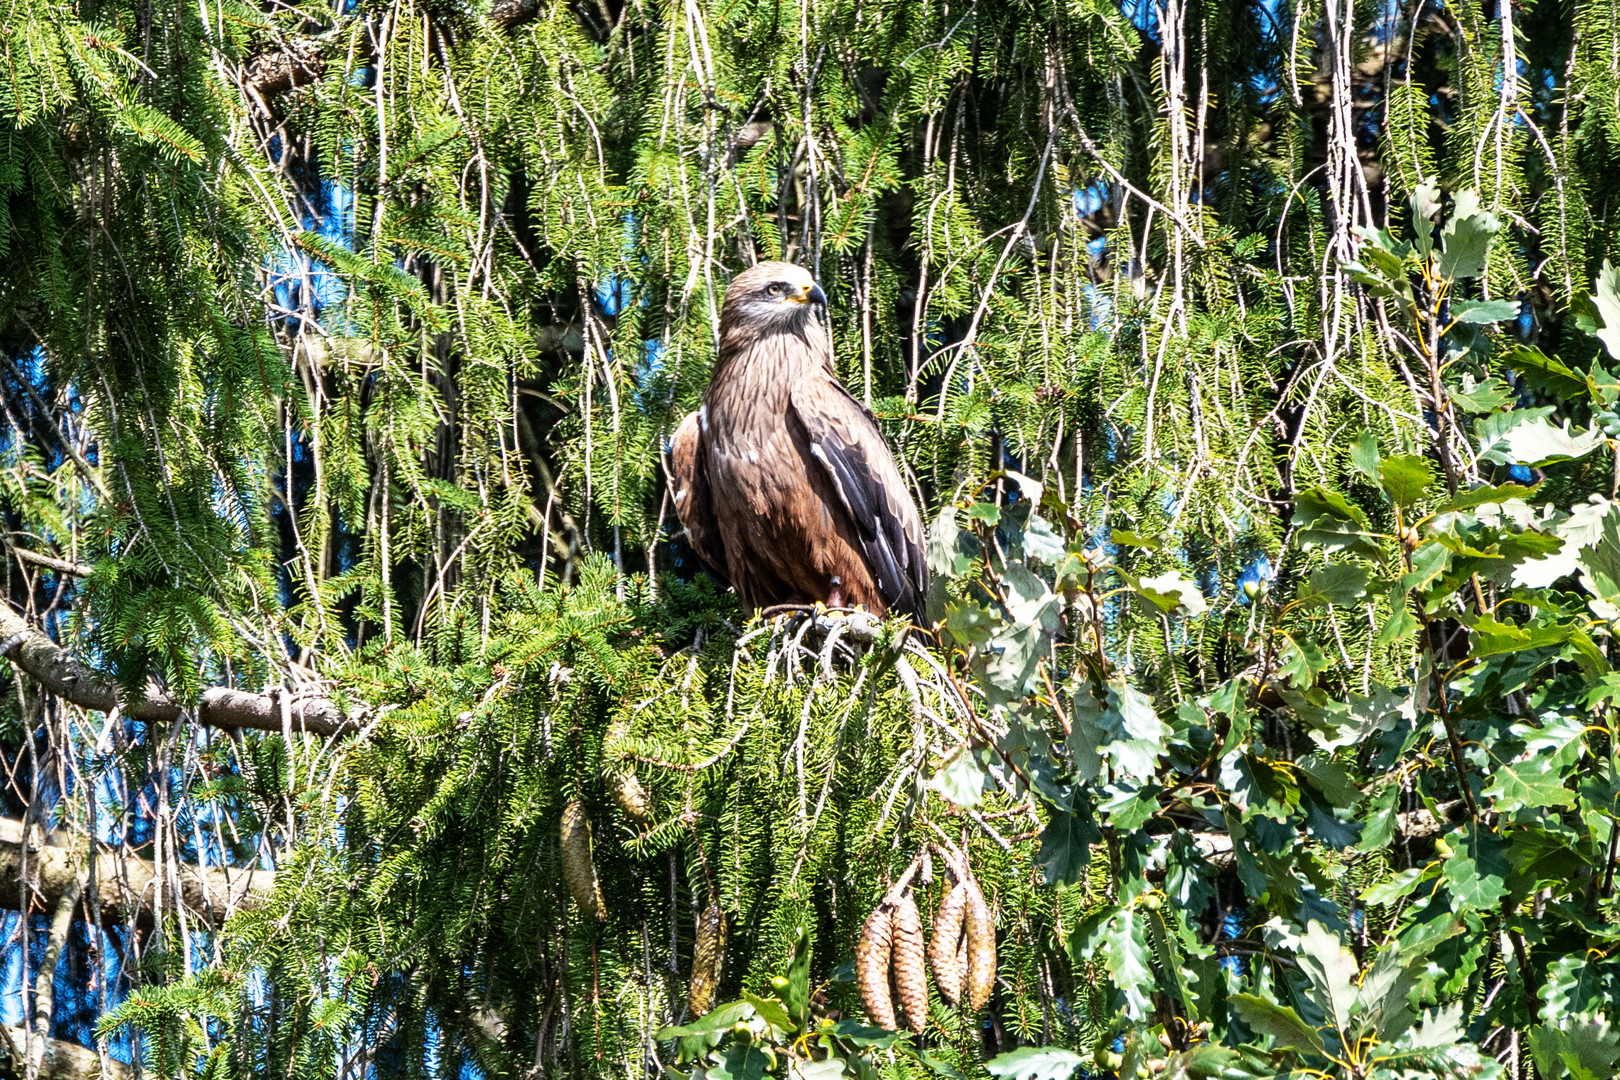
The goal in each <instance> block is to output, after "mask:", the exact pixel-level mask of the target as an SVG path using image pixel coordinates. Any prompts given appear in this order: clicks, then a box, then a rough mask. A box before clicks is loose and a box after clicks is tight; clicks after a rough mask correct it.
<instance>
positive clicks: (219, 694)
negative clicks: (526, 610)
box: [0, 604, 360, 735]
mask: <svg viewBox="0 0 1620 1080" xmlns="http://www.w3.org/2000/svg"><path fill="white" fill-rule="evenodd" d="M0 656H5V657H7V658H8V659H10V660H11V662H12V663H14V664H16V665H17V666H18V667H20V668H22V669H23V670H24V671H26V672H27V673H28V674H29V675H32V676H33V677H34V678H35V679H36V680H38V682H39V684H40V685H41V686H43V687H44V688H45V689H46V690H48V691H50V692H51V693H53V694H55V695H57V696H58V697H60V698H62V699H64V700H66V701H70V702H72V703H73V704H75V705H78V706H79V707H81V708H85V709H96V710H98V711H100V712H108V711H110V710H112V709H114V708H117V707H118V705H119V687H118V683H117V682H116V681H114V680H113V679H110V678H108V677H107V676H105V675H103V674H101V673H100V672H98V671H96V670H94V669H93V668H91V667H90V666H88V665H87V664H85V663H83V662H82V661H81V660H79V659H78V658H77V657H76V656H74V655H73V654H72V653H70V652H68V651H67V650H66V649H64V648H62V647H61V646H60V645H58V644H56V642H54V641H52V640H51V639H50V638H48V637H46V636H45V635H44V634H42V633H40V632H39V631H38V630H35V629H34V628H33V627H32V626H30V625H29V624H28V622H27V620H25V619H24V618H22V616H20V615H18V614H17V613H16V612H14V611H12V610H11V609H10V608H9V607H6V606H5V605H4V604H0ZM196 711H197V718H198V720H200V721H201V722H202V723H204V724H207V725H209V726H211V727H220V728H253V729H255V730H258V731H282V730H284V729H291V730H292V731H304V732H308V733H309V734H311V735H347V734H351V733H353V732H355V731H357V730H359V726H360V725H359V723H358V722H357V721H356V720H354V719H352V718H349V717H345V716H344V715H343V710H342V709H340V708H339V707H338V705H337V703H336V702H334V701H332V700H330V699H329V698H323V697H314V696H302V695H297V694H292V693H288V694H286V695H285V696H284V697H283V696H282V695H278V694H253V693H248V692H246V691H243V690H232V689H230V688H228V687H224V686H214V687H210V688H209V689H207V690H204V691H203V692H202V696H201V697H200V698H199V699H198V701H197V710H196ZM180 712H181V709H180V704H179V702H177V701H175V700H174V698H173V697H171V696H170V695H169V693H168V691H166V690H164V689H163V688H162V687H159V686H156V685H150V684H149V685H148V686H147V688H146V700H145V701H143V702H141V703H140V704H139V705H137V706H135V707H134V708H132V709H127V710H126V715H128V716H132V717H134V718H135V719H137V720H147V721H159V722H163V721H174V720H178V719H179V718H180Z"/></svg>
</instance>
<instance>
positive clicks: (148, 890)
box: [0, 818, 276, 923]
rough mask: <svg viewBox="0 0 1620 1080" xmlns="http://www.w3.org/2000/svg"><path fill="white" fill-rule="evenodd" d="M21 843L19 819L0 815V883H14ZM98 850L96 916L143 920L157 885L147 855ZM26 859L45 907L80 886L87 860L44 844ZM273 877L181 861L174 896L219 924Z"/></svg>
mask: <svg viewBox="0 0 1620 1080" xmlns="http://www.w3.org/2000/svg"><path fill="white" fill-rule="evenodd" d="M35 842H36V843H37V839H36V841H35ZM22 845H23V824H22V822H20V821H18V820H16V819H15V818H0V881H7V882H10V883H12V885H13V886H15V884H16V882H17V880H18V878H19V877H20V876H21V874H22ZM99 850H100V858H99V859H98V860H97V861H98V862H99V864H100V867H101V872H100V873H99V874H97V875H96V876H97V878H98V881H97V883H96V884H97V889H96V892H97V894H98V898H99V899H100V901H101V913H102V917H103V918H106V919H112V920H115V921H118V922H122V921H123V919H124V916H125V914H126V913H127V912H130V911H136V912H144V913H145V914H144V916H143V918H149V917H150V911H151V908H152V900H153V897H154V896H155V894H156V891H157V887H158V885H159V881H158V872H157V869H156V868H155V867H154V866H153V865H152V863H151V861H150V860H148V859H134V858H130V859H123V860H118V859H117V858H116V855H115V853H114V852H113V850H112V849H111V848H109V847H106V846H102V847H101V848H100V849H99ZM28 863H29V871H30V876H33V877H34V879H35V880H34V887H35V889H36V891H37V895H38V897H39V899H40V901H41V903H42V904H43V905H44V906H45V907H46V908H53V907H55V906H57V905H59V904H61V903H62V901H63V898H64V897H68V896H70V895H74V894H76V891H77V890H79V889H82V888H83V886H84V875H85V870H86V869H87V867H86V863H87V859H86V852H84V851H82V850H75V849H73V848H69V847H61V846H59V845H57V844H50V843H47V844H45V845H44V846H42V847H30V848H29V850H28ZM120 870H121V872H120ZM275 878H276V875H275V873H274V871H270V870H233V869H227V868H225V867H200V866H189V865H182V866H181V867H180V898H181V899H182V900H183V901H184V902H185V905H186V907H187V908H189V909H191V910H192V911H195V912H198V913H199V914H203V915H207V916H209V917H211V918H212V919H213V920H214V922H216V923H222V922H224V921H225V920H226V918H228V917H229V916H230V914H231V912H233V911H235V910H237V909H239V908H251V907H253V906H255V905H257V904H258V903H259V902H260V900H261V899H262V898H263V896H264V894H265V893H267V892H269V891H270V888H271V886H273V885H274V884H275Z"/></svg>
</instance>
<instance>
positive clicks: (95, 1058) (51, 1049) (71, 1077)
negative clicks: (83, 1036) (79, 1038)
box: [0, 1025, 135, 1080]
mask: <svg viewBox="0 0 1620 1080" xmlns="http://www.w3.org/2000/svg"><path fill="white" fill-rule="evenodd" d="M27 1037H28V1033H27V1032H26V1031H25V1030H24V1029H22V1028H20V1027H11V1026H10V1025H0V1070H5V1075H7V1076H16V1075H20V1074H21V1072H22V1069H23V1057H22V1050H21V1047H22V1045H23V1043H24V1041H25V1040H26V1039H27ZM44 1051H45V1053H44V1057H43V1058H42V1060H41V1061H40V1068H39V1080H94V1078H95V1077H98V1076H100V1077H106V1078H112V1080H131V1078H133V1077H134V1075H135V1070H134V1069H131V1068H130V1067H129V1066H128V1065H125V1064H124V1063H123V1062H121V1061H110V1060H109V1061H108V1063H107V1065H108V1071H106V1072H103V1071H102V1066H101V1058H100V1056H99V1055H97V1053H96V1052H95V1051H94V1050H90V1049H88V1048H86V1047H83V1046H80V1045H79V1044H78V1043H75V1042H68V1041H67V1040H66V1039H51V1040H50V1041H49V1042H47V1043H46V1044H45V1047H44Z"/></svg>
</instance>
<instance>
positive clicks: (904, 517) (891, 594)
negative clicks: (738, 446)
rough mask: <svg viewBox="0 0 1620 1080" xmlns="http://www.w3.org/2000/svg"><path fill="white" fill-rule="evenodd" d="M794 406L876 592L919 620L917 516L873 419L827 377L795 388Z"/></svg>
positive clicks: (923, 585)
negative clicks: (855, 538)
mask: <svg viewBox="0 0 1620 1080" xmlns="http://www.w3.org/2000/svg"><path fill="white" fill-rule="evenodd" d="M792 411H793V414H794V416H795V417H797V419H798V421H799V422H800V423H801V424H802V425H804V430H805V434H806V436H807V437H808V438H809V442H810V454H811V456H812V457H814V458H815V459H816V461H818V462H819V463H820V464H821V466H822V468H823V469H825V470H826V475H827V476H828V478H829V479H830V480H831V481H832V484H833V487H834V488H835V489H836V490H837V492H838V498H839V500H840V501H841V502H842V503H843V505H844V509H845V510H847V511H848V512H849V516H850V518H851V520H852V521H853V522H854V525H855V529H856V532H857V534H858V536H859V539H860V544H861V549H862V552H863V553H864V554H865V555H866V559H867V562H868V564H869V565H870V566H871V569H872V576H873V578H874V579H876V581H877V584H878V592H880V593H881V594H882V595H883V598H884V599H885V600H886V601H888V603H889V606H890V607H892V608H895V609H898V610H900V611H903V612H906V613H907V614H910V615H914V616H917V617H919V618H920V617H921V616H922V604H923V597H924V596H925V595H926V594H927V592H928V565H927V562H926V560H925V558H924V555H923V529H922V520H921V519H920V518H919V517H918V516H917V508H916V506H915V505H914V504H913V503H912V501H911V495H910V493H909V492H907V490H906V485H905V481H904V480H903V479H901V477H900V470H899V469H898V468H897V467H896V466H895V463H894V456H893V455H892V454H891V453H890V452H889V447H888V445H887V444H886V443H885V442H884V441H883V433H882V432H881V431H879V430H878V426H877V421H876V420H874V419H872V414H871V413H869V412H867V411H866V409H865V407H863V406H862V405H861V403H860V402H858V401H856V400H855V399H854V398H853V397H851V396H850V394H849V392H848V391H847V390H845V389H844V388H843V387H842V386H840V385H839V384H837V383H836V382H833V381H832V380H829V379H805V380H803V381H801V382H799V383H798V384H797V385H796V386H794V388H793V409H792Z"/></svg>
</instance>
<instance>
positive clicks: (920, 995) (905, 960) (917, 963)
mask: <svg viewBox="0 0 1620 1080" xmlns="http://www.w3.org/2000/svg"><path fill="white" fill-rule="evenodd" d="M890 925H891V932H892V938H893V944H892V951H893V971H894V988H895V990H897V991H898V992H899V993H898V996H899V998H900V1005H901V1007H902V1008H904V1009H905V1013H906V1027H908V1028H910V1029H911V1031H912V1033H913V1034H917V1035H921V1034H922V1033H923V1029H924V1028H926V1027H927V1026H928V967H927V964H926V962H925V961H924V959H923V953H924V951H923V928H922V913H921V912H919V911H918V910H917V901H915V900H913V899H912V897H911V890H910V889H907V890H906V891H905V892H903V893H901V894H900V899H899V901H898V902H897V903H896V904H895V907H894V917H893V921H892V922H891V924H890Z"/></svg>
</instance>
